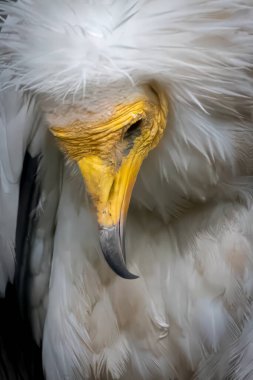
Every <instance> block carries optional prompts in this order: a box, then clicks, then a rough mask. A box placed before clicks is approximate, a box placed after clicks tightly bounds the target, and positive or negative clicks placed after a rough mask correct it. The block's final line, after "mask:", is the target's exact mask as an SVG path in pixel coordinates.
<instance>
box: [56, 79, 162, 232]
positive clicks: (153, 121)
mask: <svg viewBox="0 0 253 380" xmlns="http://www.w3.org/2000/svg"><path fill="white" fill-rule="evenodd" d="M167 114H168V101H167V98H166V96H165V94H164V93H163V92H162V91H160V90H157V89H155V90H154V89H150V88H149V87H148V86H146V87H145V91H144V92H143V96H141V97H140V96H138V98H137V99H136V100H135V101H132V102H130V103H125V104H119V105H117V106H116V107H115V110H114V112H113V114H112V115H111V117H110V118H108V119H105V120H99V121H98V122H92V123H89V122H87V123H85V121H84V120H82V121H81V120H76V121H74V122H72V123H71V124H69V125H66V126H52V127H51V128H50V129H51V132H52V133H53V135H54V136H55V137H56V138H57V140H58V143H59V146H60V147H61V149H62V150H63V151H64V152H65V153H66V154H67V156H68V157H69V158H70V159H72V160H75V161H76V162H77V164H78V166H79V168H80V171H81V173H82V175H83V178H84V180H85V183H86V187H87V190H88V192H89V194H90V195H91V197H92V200H93V203H94V205H95V207H96V210H97V219H98V223H99V224H100V225H101V226H105V227H109V226H112V225H115V224H117V223H118V222H119V220H120V219H123V220H124V219H125V217H126V213H127V210H128V206H129V201H130V196H131V192H132V189H133V186H134V183H135V180H136V177H137V174H138V172H139V169H140V167H141V164H142V162H143V160H144V158H145V157H146V156H147V154H148V153H149V152H150V150H151V149H153V148H155V147H156V146H157V144H158V142H159V140H160V139H161V137H162V135H163V132H164V129H165V127H166V123H167ZM137 121H139V123H140V124H139V125H138V127H136V132H134V134H132V135H130V136H127V137H125V133H126V132H127V130H128V128H129V127H131V125H133V124H134V123H136V122H137Z"/></svg>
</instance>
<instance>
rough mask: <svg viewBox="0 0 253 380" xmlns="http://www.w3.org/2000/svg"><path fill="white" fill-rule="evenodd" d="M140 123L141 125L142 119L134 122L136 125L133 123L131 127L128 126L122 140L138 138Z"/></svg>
mask: <svg viewBox="0 0 253 380" xmlns="http://www.w3.org/2000/svg"><path fill="white" fill-rule="evenodd" d="M141 123H142V119H140V120H138V121H136V123H133V124H132V125H130V127H129V128H128V129H127V131H126V132H125V134H124V136H123V139H124V140H133V139H135V138H136V137H137V136H139V135H140V134H141V128H140V127H141Z"/></svg>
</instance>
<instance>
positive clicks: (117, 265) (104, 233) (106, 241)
mask: <svg viewBox="0 0 253 380" xmlns="http://www.w3.org/2000/svg"><path fill="white" fill-rule="evenodd" d="M99 240H100V245H101V249H102V252H103V255H104V258H105V260H106V262H107V263H108V265H109V266H110V268H111V269H112V270H113V271H114V272H115V273H116V274H117V275H118V276H120V277H122V278H125V279H127V280H134V279H136V278H138V277H139V276H136V275H135V274H133V273H131V272H129V271H128V269H127V267H126V264H125V259H124V247H123V249H122V242H121V234H120V231H119V226H118V225H115V226H112V227H100V229H99Z"/></svg>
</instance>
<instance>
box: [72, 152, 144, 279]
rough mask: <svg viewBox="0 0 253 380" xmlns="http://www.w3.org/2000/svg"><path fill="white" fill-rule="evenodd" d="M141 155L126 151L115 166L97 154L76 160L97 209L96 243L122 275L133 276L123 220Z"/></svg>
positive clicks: (124, 276)
mask: <svg viewBox="0 0 253 380" xmlns="http://www.w3.org/2000/svg"><path fill="white" fill-rule="evenodd" d="M141 162H142V159H141V158H140V157H139V156H138V154H135V153H134V151H132V152H130V154H129V155H128V156H126V157H125V158H123V160H122V163H121V166H120V167H119V168H117V167H116V168H115V167H114V165H112V164H111V160H110V161H109V164H108V163H107V161H106V162H104V160H102V159H101V158H98V157H97V156H95V157H85V158H83V159H81V160H80V161H79V162H78V165H79V168H80V171H81V173H82V175H83V178H84V181H85V184H86V187H87V190H88V192H89V194H90V196H91V198H92V200H93V203H94V205H95V207H96V210H97V220H98V224H99V239H100V246H101V249H102V252H103V254H104V257H105V259H106V261H107V263H108V264H109V266H110V267H111V268H112V269H113V271H114V272H115V273H117V274H118V275H119V276H121V277H123V278H126V279H134V278H137V276H136V275H134V274H132V273H130V272H129V271H128V270H127V268H126V264H125V260H126V255H125V239H124V236H125V231H124V227H125V222H126V216H127V211H128V207H129V202H130V198H131V193H132V189H133V186H134V183H135V180H136V177H137V174H138V172H139V169H140V166H141Z"/></svg>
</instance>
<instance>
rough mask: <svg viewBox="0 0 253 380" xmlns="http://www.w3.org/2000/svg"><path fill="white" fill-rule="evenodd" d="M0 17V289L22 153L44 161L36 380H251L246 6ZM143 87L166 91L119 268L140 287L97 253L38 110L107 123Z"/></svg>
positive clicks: (34, 304)
mask: <svg viewBox="0 0 253 380" xmlns="http://www.w3.org/2000/svg"><path fill="white" fill-rule="evenodd" d="M0 8H1V9H2V13H3V14H8V15H9V18H8V20H9V21H8V22H7V23H6V24H5V27H4V29H3V31H2V33H1V36H0V49H1V53H2V54H1V57H0V69H1V89H2V93H1V95H0V106H1V115H0V137H1V138H0V145H1V150H0V173H1V175H0V178H1V180H0V205H1V207H2V209H1V214H0V227H1V228H0V231H1V232H0V234H1V235H0V236H1V238H0V247H1V255H0V279H1V281H2V282H1V283H0V291H1V293H2V294H3V293H4V288H5V284H6V281H7V280H8V279H11V278H12V277H13V271H14V250H13V242H14V236H15V228H16V224H15V223H16V212H17V202H18V188H19V178H20V172H21V169H22V160H23V156H24V152H25V150H26V149H27V148H28V147H29V149H30V150H31V152H33V154H35V153H38V152H41V153H42V155H43V159H42V161H41V168H40V178H41V183H42V196H41V200H40V207H39V210H38V212H37V229H36V233H35V236H34V241H33V243H34V244H33V247H32V261H31V273H30V280H31V295H30V303H31V305H30V306H31V319H32V326H33V331H34V336H35V338H36V341H37V342H38V343H39V342H40V341H42V345H43V365H44V368H45V373H46V378H47V380H58V379H59V380H62V379H64V380H67V379H71V380H81V379H121V380H128V379H129V378H132V379H134V380H135V379H136V380H139V379H145V380H153V379H161V380H162V379H166V380H168V379H171V380H175V379H177V380H184V379H187V380H188V379H190V378H197V379H200V380H204V379H205V380H206V379H210V380H211V379H214V378H215V379H220V380H223V379H225V378H228V377H230V378H231V379H234V380H248V379H250V378H251V377H252V371H253V367H252V362H251V359H250V358H251V353H252V344H253V340H252V339H253V337H252V331H251V330H252V326H251V325H252V320H253V314H252V296H253V281H252V278H253V276H252V275H253V240H252V236H253V231H252V226H253V223H252V222H253V220H252V219H253V211H252V206H253V200H252V191H253V184H252V174H253V165H252V164H253V150H252V146H253V133H252V132H253V131H252V129H253V117H252V97H253V80H252V78H253V77H252V65H253V24H252V18H253V7H252V1H251V0H213V1H208V0H177V1H175V0H170V1H167V0H130V1H123V0H118V1H111V0H100V1H98V0H93V1H81V0H75V1H70V0H54V1H50V0H43V1H42V0H19V1H18V2H17V3H16V4H13V3H12V2H10V1H7V2H3V1H0ZM149 80H156V81H157V82H159V84H160V85H162V87H163V88H164V89H165V91H166V92H167V94H168V97H169V99H170V113H169V116H168V126H167V129H166V133H165V136H164V138H163V140H162V141H161V143H160V144H159V146H158V147H157V149H155V151H153V152H152V153H151V154H150V155H149V157H148V158H147V159H146V161H145V163H144V165H143V167H142V169H141V172H140V175H139V178H138V181H137V183H136V186H135V189H134V193H133V198H132V204H131V209H130V212H129V219H128V223H127V252H128V260H129V261H128V265H129V268H130V269H131V270H132V271H133V272H134V273H138V274H139V275H140V278H139V279H138V280H135V281H131V282H129V281H126V280H122V279H121V278H118V277H116V276H115V275H114V274H112V273H111V271H110V270H109V269H108V268H107V266H106V264H105V263H104V261H103V259H102V258H101V254H100V248H99V244H98V236H97V227H96V222H95V216H94V212H93V210H92V208H91V207H90V204H89V201H88V199H87V196H86V191H85V188H84V186H83V184H82V179H81V178H80V174H79V172H78V170H77V168H75V166H74V164H73V163H71V165H70V164H69V163H68V162H66V161H65V160H64V158H63V157H62V156H61V155H60V154H59V153H58V150H57V147H56V146H55V145H54V144H53V143H52V142H50V137H49V136H48V133H47V130H46V128H45V127H46V122H44V121H42V119H41V113H43V114H44V116H45V119H47V118H48V119H50V117H51V116H52V114H53V113H55V112H56V113H58V114H67V113H68V112H70V113H71V112H73V107H74V106H76V105H80V103H81V104H82V106H83V107H84V108H85V109H87V110H88V111H91V112H101V110H102V112H104V113H105V114H106V113H108V112H110V110H111V109H112V107H113V106H114V105H115V104H117V102H119V101H120V100H121V99H124V98H126V97H127V96H128V95H129V94H131V92H132V91H134V89H135V87H137V86H138V85H139V84H140V83H143V82H146V81H149ZM26 93H28V94H29V95H25V94H26ZM32 95H35V96H34V97H33V96H32ZM26 96H29V98H27V97H26ZM30 96H32V98H31V99H32V100H28V99H30ZM18 136H19V137H18ZM31 142H32V144H30V143H31ZM6 247H7V248H8V249H7V248H6ZM51 260H52V269H51ZM1 271H2V272H1ZM2 273H3V274H2ZM1 274H2V275H1Z"/></svg>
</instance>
